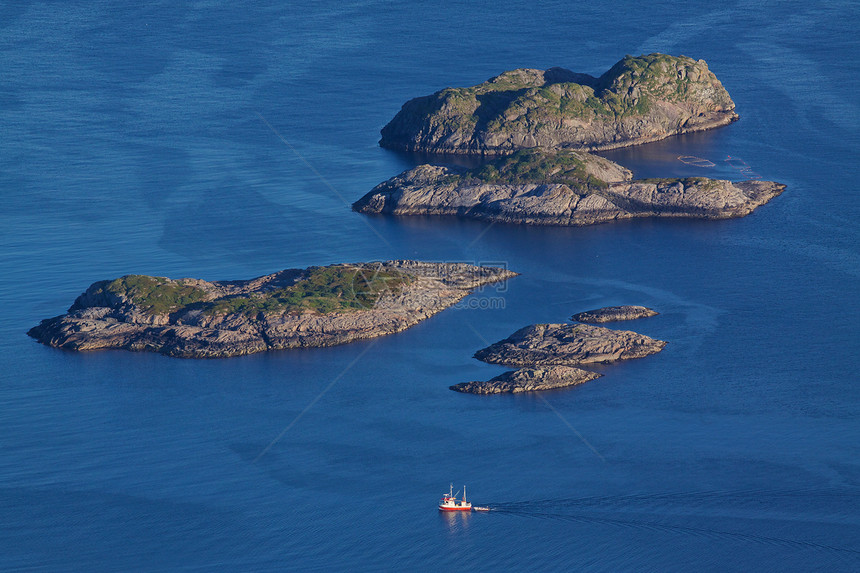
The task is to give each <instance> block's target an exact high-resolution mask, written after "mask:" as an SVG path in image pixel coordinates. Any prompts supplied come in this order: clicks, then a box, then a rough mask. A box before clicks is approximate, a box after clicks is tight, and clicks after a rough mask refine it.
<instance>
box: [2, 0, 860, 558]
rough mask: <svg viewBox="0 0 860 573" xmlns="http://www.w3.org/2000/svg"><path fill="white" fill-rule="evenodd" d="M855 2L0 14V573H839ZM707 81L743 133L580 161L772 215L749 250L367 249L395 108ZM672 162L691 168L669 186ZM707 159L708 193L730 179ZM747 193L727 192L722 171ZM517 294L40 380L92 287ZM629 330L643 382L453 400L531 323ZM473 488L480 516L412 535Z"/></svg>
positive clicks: (851, 408)
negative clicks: (671, 64)
mask: <svg viewBox="0 0 860 573" xmlns="http://www.w3.org/2000/svg"><path fill="white" fill-rule="evenodd" d="M858 12H860V10H859V9H858V5H857V3H856V2H849V1H832V2H780V3H772V2H761V1H745V0H741V1H730V2H726V3H722V4H719V5H713V4H711V3H707V2H694V3H685V4H679V3H677V2H657V3H639V2H631V1H629V0H628V1H621V2H612V3H572V4H571V3H566V2H546V3H540V4H534V3H531V2H509V3H503V4H499V3H491V2H484V1H476V2H466V1H460V2H445V3H438V2H433V3H392V2H381V1H372V0H368V1H356V2H329V1H323V2H317V3H313V4H309V5H308V4H302V5H299V4H297V3H280V2H257V3H254V4H253V5H251V4H248V5H245V4H244V3H231V2H219V1H214V2H192V3H181V4H180V3H173V2H160V3H159V2H153V3H147V4H146V5H143V6H137V5H134V4H132V3H126V4H120V5H117V3H108V2H26V1H21V2H9V3H4V4H0V70H2V81H0V193H2V210H0V270H2V272H0V304H2V311H3V321H2V322H0V343H2V354H0V356H2V358H0V360H2V363H0V366H2V368H0V404H2V409H0V452H2V455H0V569H2V570H7V571H9V570H12V571H156V570H195V571H197V570H201V571H210V570H212V571H214V570H245V571H251V570H255V571H256V570H259V571H281V570H301V571H310V570H320V571H328V570H336V571H343V570H415V571H458V570H468V571H525V570H531V571H571V570H583V571H682V570H684V571H687V570H697V571H786V570H788V571H809V570H821V571H857V570H860V502H858V500H860V463H858V455H859V454H860V422H858V417H860V389H858V375H857V372H858V369H860V329H858V321H860V304H858V299H860V289H858V284H860V240H858V238H859V237H860V200H858V194H857V188H856V185H857V183H856V182H857V180H858V149H860V137H858V134H860V119H859V118H860V114H858V108H860V100H858V97H857V94H858V93H860V86H859V85H858V77H860V69H858V62H859V61H860V49H858V42H857V39H856V30H857V28H858V25H860V14H858ZM653 51H660V52H665V53H671V54H685V55H689V56H692V57H695V58H703V59H705V60H706V61H707V62H708V64H709V66H710V68H711V69H712V70H713V71H714V72H715V73H716V74H717V76H718V77H719V78H720V79H721V81H722V82H723V84H724V85H725V86H726V88H727V89H728V90H729V92H730V94H731V95H732V97H733V99H734V100H735V102H736V104H737V109H738V112H739V114H740V116H741V120H740V121H738V122H737V123H734V124H732V125H730V126H728V127H725V128H722V129H719V130H715V131H711V132H707V133H702V134H694V135H689V136H684V137H677V138H672V139H669V140H665V141H663V142H659V143H654V144H649V145H646V146H641V147H637V148H631V149H625V150H617V151H613V152H607V153H605V155H606V156H607V157H610V158H611V159H613V160H616V161H618V162H620V163H622V164H624V165H626V166H627V167H629V168H631V169H633V170H634V172H635V173H636V174H637V175H638V176H643V177H649V176H692V175H702V176H711V177H722V178H729V179H733V180H741V179H745V178H747V177H748V176H750V174H752V175H760V176H761V177H763V178H764V179H767V180H776V181H780V182H783V183H785V184H787V185H788V188H787V190H786V191H785V193H784V194H783V195H782V196H780V197H778V198H776V199H774V200H773V201H772V202H771V203H770V204H768V205H765V206H764V207H762V208H760V209H759V210H757V211H756V212H755V213H754V214H752V215H750V216H749V217H746V218H744V219H738V220H731V221H720V222H707V221H636V222H628V223H620V224H612V225H602V226H597V227H591V228H581V229H565V228H527V227H518V226H508V225H487V224H484V223H480V222H470V221H457V220H451V219H448V220H440V219H431V218H413V219H407V218H367V217H364V216H362V215H358V214H356V213H353V212H351V211H350V209H349V204H350V203H351V202H352V201H354V200H356V199H358V198H359V197H361V196H362V195H363V194H364V193H366V192H367V191H368V190H369V189H370V188H371V187H373V186H374V185H375V184H377V183H379V182H380V181H383V180H384V179H386V178H388V177H390V176H392V175H394V174H396V173H398V172H400V171H401V170H403V169H405V168H408V167H410V166H412V165H414V161H415V158H414V157H410V156H406V155H402V154H397V153H393V152H390V151H386V150H383V149H381V148H379V147H378V146H377V140H378V137H379V129H380V128H381V127H382V126H383V125H385V123H386V122H387V121H388V120H389V119H390V118H391V117H393V115H394V114H395V113H396V112H397V110H398V109H399V107H400V105H401V104H402V103H403V102H404V101H406V100H407V99H409V98H411V97H415V96H419V95H424V94H427V93H431V92H433V91H435V90H437V89H441V88H443V87H446V86H462V85H472V84H474V83H477V82H480V81H483V80H485V79H487V78H489V77H491V76H493V75H496V74H498V73H499V72H501V71H503V70H506V69H512V68H515V67H535V68H547V67H551V66H562V67H566V68H569V69H572V70H575V71H579V72H588V73H592V74H600V73H601V72H603V71H604V70H606V69H608V67H609V66H611V65H612V64H613V63H614V62H616V61H617V60H618V59H620V58H621V57H622V56H624V55H625V54H635V55H636V54H640V53H650V52H653ZM681 155H692V156H697V157H701V158H703V159H707V160H708V161H710V162H712V163H713V164H714V165H713V166H711V167H701V166H695V165H690V164H685V163H683V162H681V161H679V160H678V156H681ZM727 160H729V161H727ZM742 169H743V170H742ZM392 258H417V259H423V260H431V261H465V262H474V263H482V262H484V263H487V262H500V263H504V264H507V265H508V266H509V268H511V269H513V270H516V271H518V272H520V273H521V275H520V276H519V277H517V278H516V279H513V280H511V281H510V282H509V284H508V285H507V288H488V289H485V290H483V291H481V292H479V293H476V294H475V295H472V297H471V298H470V299H467V301H466V304H463V305H461V306H460V307H458V308H454V309H450V310H448V311H445V312H444V313H442V314H439V315H437V316H435V317H433V318H432V319H430V320H427V321H426V322H423V323H421V324H420V325H418V326H416V327H414V328H412V329H410V330H407V331H405V332H403V333H400V334H397V335H394V336H389V337H386V338H381V339H376V340H372V341H366V342H359V343H355V344H350V345H346V346H341V347H336V348H327V349H311V350H301V351H284V352H274V353H267V354H260V355H254V356H249V357H241V358H231V359H223V360H181V359H173V358H167V357H163V356H160V355H153V354H145V353H131V352H124V351H104V352H92V353H72V352H66V351H60V350H56V349H52V348H48V347H45V346H42V345H40V344H37V343H36V342H34V341H33V340H31V339H29V338H28V337H27V336H26V335H25V332H26V331H27V329H29V328H30V327H31V326H33V325H35V324H37V323H38V321H39V320H41V319H43V318H47V317H51V316H55V315H58V314H61V313H63V312H64V311H65V310H66V308H67V307H68V306H69V305H70V304H71V302H72V301H73V300H74V298H75V297H76V296H77V295H78V294H79V293H81V292H82V291H83V290H84V289H85V288H86V287H87V286H88V285H89V284H91V283H92V282H94V281H96V280H100V279H106V278H114V277H117V276H120V275H123V274H129V273H142V274H154V275H160V276H171V277H182V276H193V277H201V278H205V279H210V280H218V279H236V278H249V277H253V276H259V275H262V274H265V273H270V272H273V271H275V270H279V269H283V268H290V267H304V266H307V265H312V264H327V263H332V262H348V261H366V260H380V259H392ZM614 304H644V305H647V306H650V307H653V308H655V309H657V310H659V311H660V312H661V314H660V316H658V317H655V318H651V319H646V320H642V321H638V322H636V323H630V325H629V326H628V325H626V324H625V325H623V327H625V328H632V329H634V330H637V331H640V332H643V333H645V334H648V335H651V336H654V337H657V338H660V339H663V340H667V341H669V345H668V346H667V347H666V349H665V350H664V351H663V352H662V353H660V354H658V355H655V356H652V357H649V358H647V359H644V360H638V361H632V362H629V363H622V364H616V365H611V366H605V367H601V368H600V370H601V372H602V373H603V374H605V376H604V377H603V378H601V379H599V380H597V381H594V382H591V383H589V384H586V385H583V386H580V387H576V388H573V389H569V390H564V391H557V392H551V393H545V394H541V395H517V396H491V397H482V396H471V395H463V394H458V393H455V392H451V391H450V390H449V389H448V386H450V385H451V384H455V383H458V382H463V381H468V380H479V379H488V378H490V377H492V376H494V375H496V374H498V373H500V372H502V371H503V370H504V369H503V368H501V367H497V366H491V365H486V364H483V363H480V362H478V361H476V360H474V359H472V358H471V356H472V353H473V352H475V351H476V350H478V349H479V348H481V347H483V346H485V345H486V344H487V343H488V342H494V341H496V340H498V339H500V338H503V337H505V336H507V335H508V334H510V333H511V332H512V331H514V330H515V329H517V328H519V327H521V326H524V325H526V324H531V323H535V322H541V321H544V322H561V321H564V320H566V319H567V318H569V316H570V315H571V314H572V313H574V312H578V311H582V310H587V309H589V308H596V307H600V306H605V305H614ZM452 481H453V482H454V484H455V489H457V488H459V487H460V484H464V483H465V484H466V485H467V487H468V490H469V494H470V497H471V498H472V499H473V501H474V502H476V503H479V504H482V505H489V506H491V507H492V508H493V510H494V511H491V512H489V513H485V514H470V515H442V514H440V513H439V512H437V511H436V506H435V504H436V501H437V499H438V496H439V494H441V493H442V492H443V491H447V488H448V484H449V482H452Z"/></svg>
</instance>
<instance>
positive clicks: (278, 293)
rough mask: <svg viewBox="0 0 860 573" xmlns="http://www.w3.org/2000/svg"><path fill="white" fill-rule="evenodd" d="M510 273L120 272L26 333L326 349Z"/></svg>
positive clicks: (444, 266)
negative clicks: (244, 275) (239, 276)
mask: <svg viewBox="0 0 860 573" xmlns="http://www.w3.org/2000/svg"><path fill="white" fill-rule="evenodd" d="M516 274H517V273H514V272H511V271H508V270H507V269H502V268H495V267H480V266H474V265H469V264H465V263H425V262H420V261H408V260H399V261H388V262H377V263H356V264H338V265H330V266H325V267H310V268H307V269H287V270H283V271H280V272H277V273H273V274H270V275H266V276H262V277H258V278H255V279H251V280H238V281H216V282H208V281H204V280H199V279H188V278H186V279H176V280H174V279H169V278H165V277H152V276H145V275H127V276H123V277H120V278H118V279H114V280H105V281H99V282H96V283H93V284H92V285H91V286H90V287H89V288H88V289H87V290H86V292H84V293H83V294H81V295H80V296H79V297H78V298H77V300H75V302H74V304H73V305H72V306H71V307H70V308H69V310H68V312H67V313H66V314H63V315H61V316H57V317H54V318H50V319H46V320H43V321H42V322H41V323H40V324H39V325H38V326H35V327H34V328H32V329H31V330H30V331H29V332H28V334H29V335H30V336H32V337H33V338H35V339H36V340H38V341H39V342H42V343H44V344H47V345H49V346H54V347H57V348H65V349H70V350H78V351H83V350H96V349H102V348H122V349H126V350H135V351H151V352H160V353H162V354H166V355H169V356H177V357H183V358H217V357H227V356H239V355H244V354H253V353H256V352H263V351H267V350H278V349H285V348H300V347H317V346H333V345H337V344H345V343H348V342H352V341H354V340H361V339H367V338H375V337H377V336H384V335H386V334H392V333H395V332H399V331H401V330H404V329H406V328H409V327H410V326H413V325H415V324H417V323H418V322H420V321H422V320H424V319H426V318H428V317H430V316H432V315H434V314H436V313H437V312H440V311H442V310H444V309H445V308H448V307H449V306H451V305H453V304H455V303H456V302H458V301H459V300H461V299H462V298H464V297H465V296H466V295H468V294H469V293H470V292H471V290H472V289H475V288H477V287H480V286H482V285H485V284H489V283H494V282H498V281H503V280H506V279H508V278H510V277H513V276H516Z"/></svg>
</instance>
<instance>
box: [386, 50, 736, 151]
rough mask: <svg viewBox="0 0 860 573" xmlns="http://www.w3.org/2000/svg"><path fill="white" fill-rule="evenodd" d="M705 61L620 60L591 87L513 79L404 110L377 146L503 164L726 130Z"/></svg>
mask: <svg viewBox="0 0 860 573" xmlns="http://www.w3.org/2000/svg"><path fill="white" fill-rule="evenodd" d="M734 109H735V104H734V102H733V101H732V99H731V97H729V94H728V92H727V91H726V89H725V88H724V87H723V85H722V84H721V83H720V81H719V80H718V79H717V78H716V76H715V75H714V74H713V73H712V72H711V71H710V70H709V69H708V65H707V64H706V63H705V61H704V60H698V61H697V60H693V59H692V58H688V57H686V56H679V57H675V56H669V55H665V54H650V55H647V56H645V55H643V56H639V57H632V56H626V57H625V58H623V59H622V60H621V61H619V62H618V63H616V64H615V65H614V66H612V68H610V69H609V70H608V71H607V72H606V73H604V74H603V75H601V76H600V77H599V78H595V77H593V76H590V75H588V74H581V73H574V72H572V71H570V70H566V69H563V68H551V69H549V70H533V69H517V70H512V71H508V72H504V73H502V74H501V75H498V76H496V77H494V78H492V79H490V80H488V81H486V82H484V83H482V84H479V85H476V86H473V87H467V88H447V89H443V90H441V91H438V92H436V93H434V94H432V95H429V96H423V97H418V98H415V99H412V100H410V101H408V102H406V103H405V104H404V105H403V107H402V109H401V110H400V111H399V112H398V113H397V115H396V116H395V117H394V119H392V120H391V122H389V123H388V125H386V126H385V127H384V128H383V129H382V139H381V140H380V142H379V144H380V145H381V146H383V147H387V148H390V149H399V150H405V151H421V152H430V153H460V154H488V155H494V154H507V153H511V152H513V151H516V150H518V149H524V148H531V147H547V148H575V149H583V150H604V149H613V148H617V147H625V146H629V145H637V144H640V143H647V142H650V141H657V140H660V139H664V138H666V137H669V136H671V135H676V134H680V133H688V132H694V131H702V130H705V129H710V128H714V127H718V126H722V125H726V124H728V123H731V122H732V121H735V120H736V119H737V118H738V116H737V114H736V113H735V111H734Z"/></svg>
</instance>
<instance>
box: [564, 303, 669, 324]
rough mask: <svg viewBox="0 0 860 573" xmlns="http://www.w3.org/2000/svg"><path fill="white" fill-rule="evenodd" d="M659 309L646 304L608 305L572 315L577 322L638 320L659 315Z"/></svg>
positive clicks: (598, 322) (595, 322)
mask: <svg viewBox="0 0 860 573" xmlns="http://www.w3.org/2000/svg"><path fill="white" fill-rule="evenodd" d="M658 314H660V313H658V312H657V311H654V310H651V309H650V308H647V307H644V306H632V305H624V306H607V307H604V308H598V309H596V310H587V311H585V312H580V313H577V314H574V315H573V317H571V318H572V319H573V320H575V321H577V322H587V323H590V324H600V323H604V322H615V321H619V320H636V319H637V318H648V317H650V316H657V315H658Z"/></svg>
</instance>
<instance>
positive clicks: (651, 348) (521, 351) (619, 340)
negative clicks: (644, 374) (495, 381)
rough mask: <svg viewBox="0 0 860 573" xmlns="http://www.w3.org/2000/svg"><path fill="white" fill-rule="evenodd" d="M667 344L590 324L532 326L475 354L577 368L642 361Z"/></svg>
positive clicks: (502, 361)
mask: <svg viewBox="0 0 860 573" xmlns="http://www.w3.org/2000/svg"><path fill="white" fill-rule="evenodd" d="M664 346H666V342H665V341H663V340H655V339H653V338H650V337H648V336H645V335H644V334H638V333H636V332H631V331H629V330H611V329H609V328H604V327H602V326H592V325H590V324H533V325H531V326H526V327H525V328H521V329H519V330H518V331H516V332H515V333H513V334H512V335H510V336H509V337H508V338H506V339H504V340H501V341H499V342H496V343H495V344H492V345H490V346H488V347H487V348H484V349H482V350H479V351H478V352H476V353H475V358H477V359H478V360H483V361H484V362H489V363H491V364H504V365H506V366H550V365H561V366H577V365H581V364H590V363H601V362H615V361H617V360H628V359H631V358H642V357H644V356H648V355H650V354H654V353H656V352H660V351H661V350H663V347H664Z"/></svg>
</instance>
